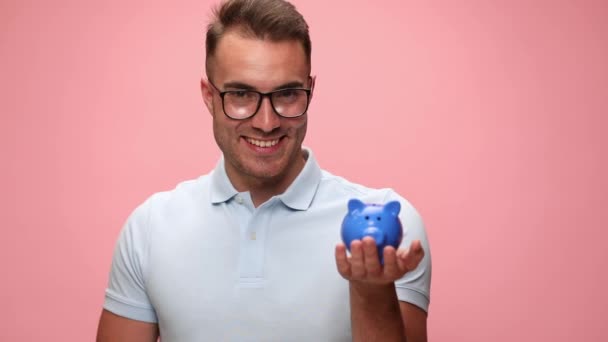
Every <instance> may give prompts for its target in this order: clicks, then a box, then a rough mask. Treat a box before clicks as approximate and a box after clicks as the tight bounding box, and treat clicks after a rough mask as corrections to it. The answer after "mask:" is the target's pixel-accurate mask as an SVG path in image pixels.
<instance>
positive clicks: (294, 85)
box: [224, 81, 304, 90]
mask: <svg viewBox="0 0 608 342" xmlns="http://www.w3.org/2000/svg"><path fill="white" fill-rule="evenodd" d="M303 87H304V84H303V83H302V82H299V81H293V82H287V83H284V84H281V85H280V86H278V87H275V88H274V89H273V90H279V89H287V88H303ZM224 89H241V90H257V89H256V87H254V86H252V85H250V84H247V83H243V82H227V83H224Z"/></svg>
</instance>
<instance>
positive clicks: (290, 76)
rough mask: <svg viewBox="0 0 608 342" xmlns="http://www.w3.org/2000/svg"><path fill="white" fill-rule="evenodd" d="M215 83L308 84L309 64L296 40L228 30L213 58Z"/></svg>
mask: <svg viewBox="0 0 608 342" xmlns="http://www.w3.org/2000/svg"><path fill="white" fill-rule="evenodd" d="M211 65H212V69H213V78H214V81H215V82H218V83H220V82H221V83H226V82H243V83H247V84H250V85H253V86H256V87H259V88H264V87H269V88H272V87H273V86H275V85H276V84H282V83H287V82H293V81H300V82H302V83H305V82H306V80H307V79H308V75H309V73H310V66H309V64H308V62H307V59H306V54H305V52H304V48H303V47H302V44H301V43H300V42H299V41H297V40H284V41H272V40H269V39H259V38H256V37H247V36H244V35H243V34H240V33H238V32H236V31H229V32H226V34H225V35H224V36H223V37H222V38H221V39H220V40H219V42H218V45H217V48H216V51H215V54H214V56H213V60H212V63H211Z"/></svg>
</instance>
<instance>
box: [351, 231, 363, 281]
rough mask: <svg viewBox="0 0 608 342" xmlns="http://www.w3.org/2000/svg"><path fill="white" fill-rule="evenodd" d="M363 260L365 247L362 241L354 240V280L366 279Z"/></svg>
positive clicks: (352, 267)
mask: <svg viewBox="0 0 608 342" xmlns="http://www.w3.org/2000/svg"><path fill="white" fill-rule="evenodd" d="M363 258H364V257H363V246H362V244H361V241H359V240H353V241H352V242H351V243H350V270H351V276H352V277H353V278H363V277H365V274H366V271H365V264H364V261H363Z"/></svg>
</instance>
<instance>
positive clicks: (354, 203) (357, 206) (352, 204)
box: [348, 198, 365, 214]
mask: <svg viewBox="0 0 608 342" xmlns="http://www.w3.org/2000/svg"><path fill="white" fill-rule="evenodd" d="M363 208H365V204H364V203H363V202H361V201H359V200H358V199H356V198H353V199H351V200H349V201H348V212H349V213H351V214H352V213H353V212H354V211H356V210H362V209H363Z"/></svg>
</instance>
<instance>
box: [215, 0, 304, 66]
mask: <svg viewBox="0 0 608 342" xmlns="http://www.w3.org/2000/svg"><path fill="white" fill-rule="evenodd" d="M230 29H238V30H239V33H241V34H244V35H245V36H247V37H254V38H259V39H270V40H272V41H284V40H297V41H300V42H301V43H302V47H303V48H304V53H305V54H306V59H307V61H308V64H309V65H310V53H311V43H310V36H309V34H308V24H307V23H306V21H305V20H304V17H303V16H302V14H300V13H299V12H298V11H297V10H296V8H295V6H294V5H292V4H291V3H289V2H287V1H284V0H225V1H224V2H222V4H221V5H220V6H219V7H218V8H215V9H214V11H213V19H212V20H211V23H210V24H209V26H208V27H207V39H206V63H205V64H206V65H205V67H206V70H207V75H209V71H210V66H209V64H210V63H209V62H210V59H211V57H212V56H213V54H214V53H215V49H216V48H217V44H218V42H219V40H220V38H221V37H222V35H223V34H224V33H226V32H227V31H228V30H230Z"/></svg>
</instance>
